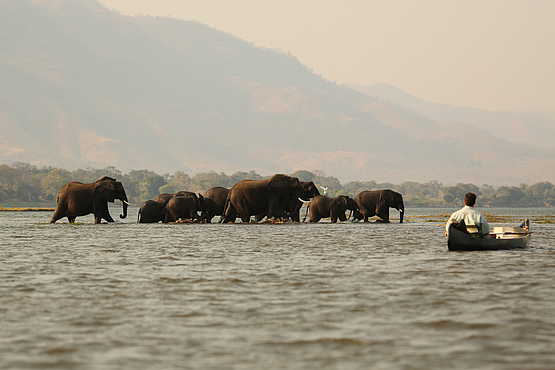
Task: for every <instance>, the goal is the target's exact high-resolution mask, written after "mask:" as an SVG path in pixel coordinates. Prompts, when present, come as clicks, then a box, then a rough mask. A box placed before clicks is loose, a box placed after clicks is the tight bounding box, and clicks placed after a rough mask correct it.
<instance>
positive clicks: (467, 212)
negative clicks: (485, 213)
mask: <svg viewBox="0 0 555 370" xmlns="http://www.w3.org/2000/svg"><path fill="white" fill-rule="evenodd" d="M462 220H464V223H465V225H467V226H468V225H476V226H479V227H480V232H481V234H482V235H487V234H489V225H488V222H487V221H486V219H485V218H484V217H482V215H481V214H480V212H478V211H476V210H475V209H474V207H469V206H464V207H463V208H461V209H459V210H458V211H456V212H453V214H452V215H451V217H449V220H448V221H447V224H446V225H445V231H447V233H449V226H450V225H451V224H453V223H455V224H456V223H459V222H461V221H462Z"/></svg>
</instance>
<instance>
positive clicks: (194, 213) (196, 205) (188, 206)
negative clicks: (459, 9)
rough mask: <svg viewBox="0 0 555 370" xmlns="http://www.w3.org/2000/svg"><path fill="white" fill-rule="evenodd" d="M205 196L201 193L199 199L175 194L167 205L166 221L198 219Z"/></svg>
mask: <svg viewBox="0 0 555 370" xmlns="http://www.w3.org/2000/svg"><path fill="white" fill-rule="evenodd" d="M202 201H203V197H202V195H199V196H198V198H197V199H195V198H193V197H190V196H186V195H178V194H176V195H174V196H173V197H171V198H170V200H169V201H168V203H167V204H166V206H165V213H164V220H163V221H164V222H176V221H178V220H180V219H185V220H195V219H198V212H199V211H201V205H202Z"/></svg>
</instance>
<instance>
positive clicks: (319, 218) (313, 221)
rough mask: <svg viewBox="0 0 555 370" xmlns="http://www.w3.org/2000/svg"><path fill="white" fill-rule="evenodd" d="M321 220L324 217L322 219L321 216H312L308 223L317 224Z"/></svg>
mask: <svg viewBox="0 0 555 370" xmlns="http://www.w3.org/2000/svg"><path fill="white" fill-rule="evenodd" d="M321 219H322V217H320V216H313V215H310V218H309V220H308V222H311V223H315V222H318V221H320V220H321Z"/></svg>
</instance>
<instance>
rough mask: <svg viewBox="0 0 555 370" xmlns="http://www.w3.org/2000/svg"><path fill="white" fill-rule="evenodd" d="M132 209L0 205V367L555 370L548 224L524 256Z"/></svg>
mask: <svg viewBox="0 0 555 370" xmlns="http://www.w3.org/2000/svg"><path fill="white" fill-rule="evenodd" d="M119 211H120V210H119V209H117V208H115V209H113V210H112V215H114V216H116V215H118V214H119ZM452 211H453V210H452V209H449V210H430V209H428V210H423V209H414V210H411V209H408V210H407V215H408V216H410V215H411V214H412V215H414V214H421V215H437V214H441V213H447V212H452ZM489 212H491V213H494V214H500V215H507V214H511V215H515V216H519V215H522V216H525V215H532V214H545V215H553V214H555V212H554V211H553V210H549V209H547V210H545V209H544V210H507V209H498V210H489ZM392 215H396V213H395V212H392ZM129 216H130V217H129V218H128V219H127V220H125V222H128V223H117V224H111V225H107V224H103V225H93V224H92V216H87V217H83V218H80V219H78V221H80V222H82V224H77V225H69V224H56V225H49V224H47V221H48V219H49V217H50V214H48V213H0V240H1V247H0V368H2V369H44V368H52V369H172V368H199V369H200V368H202V369H210V368H213V369H228V368H234V369H242V368H246V369H269V368H297V369H322V368H332V369H335V368H336V369H370V368H371V369H400V368H402V369H429V368H438V369H553V368H554V367H555V279H554V277H555V260H554V257H555V225H554V224H533V225H532V228H533V231H534V234H533V237H532V241H531V243H530V248H528V249H526V250H514V251H498V252H467V253H454V252H448V251H447V248H446V240H445V238H444V237H443V228H442V227H443V226H442V225H441V224H440V223H438V222H437V221H433V222H427V221H431V220H426V218H420V219H412V220H411V219H409V221H410V222H408V223H405V224H401V225H399V224H398V223H392V224H389V225H383V224H351V223H344V224H336V225H332V224H314V225H308V224H301V225H239V224H237V225H218V224H213V225H162V224H157V225H138V224H133V223H132V222H133V221H134V220H135V217H136V209H132V210H131V212H130V215H129Z"/></svg>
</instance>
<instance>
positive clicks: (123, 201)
mask: <svg viewBox="0 0 555 370" xmlns="http://www.w3.org/2000/svg"><path fill="white" fill-rule="evenodd" d="M121 202H122V203H125V204H127V205H128V206H130V205H131V204H129V202H127V201H125V200H122V201H121Z"/></svg>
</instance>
